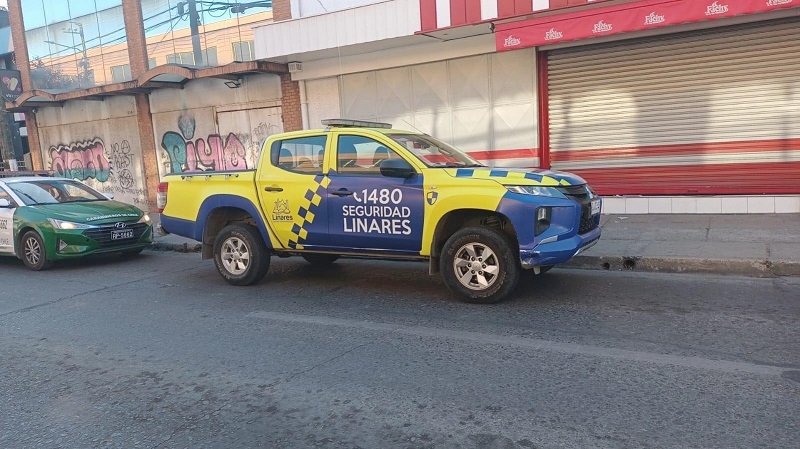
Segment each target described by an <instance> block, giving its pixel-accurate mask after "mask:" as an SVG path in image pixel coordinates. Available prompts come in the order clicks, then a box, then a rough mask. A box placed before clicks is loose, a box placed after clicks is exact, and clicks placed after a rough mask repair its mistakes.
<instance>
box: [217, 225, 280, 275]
mask: <svg viewBox="0 0 800 449" xmlns="http://www.w3.org/2000/svg"><path fill="white" fill-rule="evenodd" d="M214 263H215V264H216V265H217V270H218V271H219V274H221V275H222V277H223V278H225V280H226V281H227V282H228V283H229V284H233V285H250V284H253V283H255V282H258V281H260V280H261V278H263V277H264V275H265V274H267V270H269V263H270V255H269V250H268V249H267V245H265V244H264V241H263V240H262V239H261V236H260V235H259V234H258V230H257V229H256V228H254V227H252V226H247V225H238V224H234V225H228V226H226V227H224V228H223V229H222V231H220V233H219V234H217V238H216V240H215V241H214Z"/></svg>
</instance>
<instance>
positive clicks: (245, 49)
mask: <svg viewBox="0 0 800 449" xmlns="http://www.w3.org/2000/svg"><path fill="white" fill-rule="evenodd" d="M255 56H256V52H255V49H254V47H253V41H243V42H234V43H233V60H234V61H252V60H253V59H255Z"/></svg>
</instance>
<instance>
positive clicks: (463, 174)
mask: <svg viewBox="0 0 800 449" xmlns="http://www.w3.org/2000/svg"><path fill="white" fill-rule="evenodd" d="M456 178H482V179H487V178H509V179H530V180H533V181H536V182H538V183H541V184H547V185H553V184H560V185H562V186H568V185H570V183H569V182H567V181H566V180H565V179H562V180H561V181H560V182H559V181H557V180H555V179H553V178H551V177H550V176H547V175H539V174H536V173H525V172H523V171H510V170H490V169H489V170H487V169H472V168H459V169H458V170H456Z"/></svg>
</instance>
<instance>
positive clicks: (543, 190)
mask: <svg viewBox="0 0 800 449" xmlns="http://www.w3.org/2000/svg"><path fill="white" fill-rule="evenodd" d="M506 189H508V191H509V192H513V193H521V194H523V195H536V196H550V197H554V198H566V197H565V196H564V194H563V193H561V192H559V191H558V189H556V188H555V187H542V186H506Z"/></svg>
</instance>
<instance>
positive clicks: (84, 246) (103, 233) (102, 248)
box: [47, 223, 153, 260]
mask: <svg viewBox="0 0 800 449" xmlns="http://www.w3.org/2000/svg"><path fill="white" fill-rule="evenodd" d="M131 226H132V227H135V231H134V237H133V238H130V239H121V240H112V239H111V237H110V235H111V234H110V233H111V228H113V226H112V227H108V226H103V227H101V228H99V229H93V230H70V231H65V230H57V231H56V232H55V233H54V235H53V237H52V239H53V241H52V243H51V244H49V245H47V246H48V248H47V251H48V257H50V258H51V259H53V260H61V259H71V258H74V257H83V256H87V255H90V254H102V253H114V252H121V251H128V250H135V249H139V248H145V247H147V246H149V245H151V244H152V243H153V225H152V224H145V223H142V224H134V225H131ZM51 252H52V254H51Z"/></svg>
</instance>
